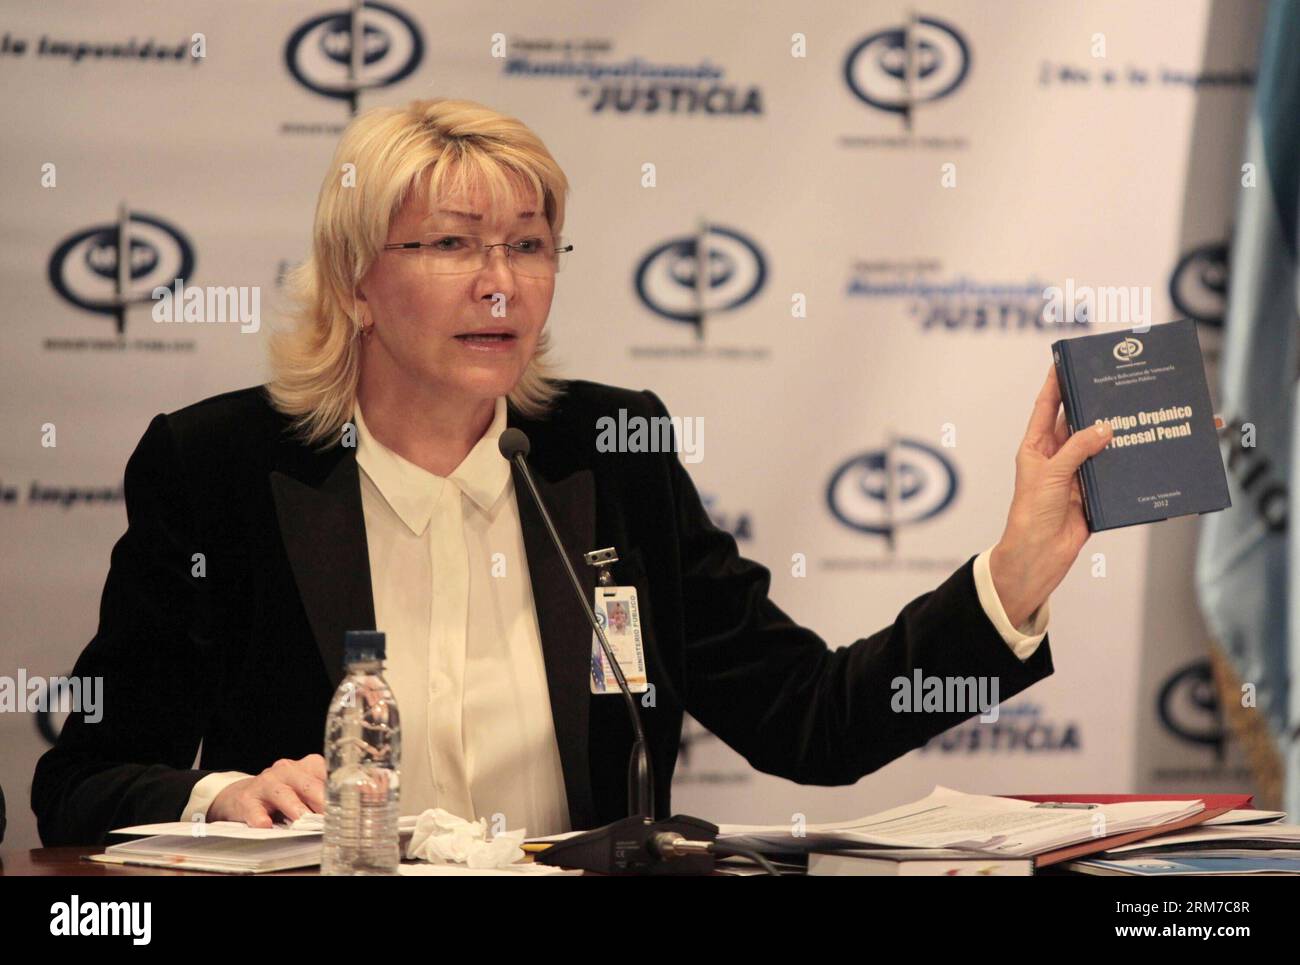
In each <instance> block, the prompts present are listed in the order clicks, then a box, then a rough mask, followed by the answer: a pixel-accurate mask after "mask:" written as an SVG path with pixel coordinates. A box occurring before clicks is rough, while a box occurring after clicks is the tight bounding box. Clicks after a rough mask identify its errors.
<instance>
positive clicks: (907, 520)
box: [826, 439, 957, 541]
mask: <svg viewBox="0 0 1300 965" xmlns="http://www.w3.org/2000/svg"><path fill="white" fill-rule="evenodd" d="M956 495H957V471H956V470H955V469H954V468H953V466H952V464H951V463H950V462H949V461H948V460H947V459H946V458H945V457H944V456H943V454H942V453H940V452H939V451H938V450H936V449H932V448H930V447H929V446H927V445H925V444H924V443H921V442H917V441H915V440H913V439H898V440H896V441H895V442H894V443H893V445H891V446H888V447H886V448H883V449H873V450H870V451H868V452H864V453H862V454H860V455H857V456H854V457H853V458H852V459H849V460H848V461H847V462H845V463H844V464H842V465H841V466H840V467H839V468H838V469H836V470H835V472H834V473H833V474H832V475H831V481H830V484H829V485H828V486H827V487H826V502H827V504H828V505H829V506H830V510H831V514H832V515H833V516H834V517H835V518H836V519H838V520H839V521H840V522H841V523H843V524H844V525H845V526H848V527H850V528H851V529H855V530H857V531H858V532H860V533H870V534H872V535H874V536H884V537H886V538H887V539H889V540H891V541H892V539H893V536H894V532H895V531H896V530H897V529H899V528H900V527H903V526H912V525H915V524H916V523H920V522H923V521H924V520H927V519H931V518H933V517H934V516H937V515H938V514H939V513H941V512H943V510H945V509H946V508H947V507H948V506H949V505H950V504H951V503H952V501H953V499H955V498H956Z"/></svg>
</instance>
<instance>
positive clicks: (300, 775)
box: [207, 754, 325, 828]
mask: <svg viewBox="0 0 1300 965" xmlns="http://www.w3.org/2000/svg"><path fill="white" fill-rule="evenodd" d="M324 810H325V758H324V757H322V756H321V755H320V754H308V755H307V756H306V757H303V758H300V759H299V760H296V761H291V760H289V759H288V758H284V759H281V760H278V761H276V762H275V763H274V764H272V765H271V766H270V767H268V768H267V769H266V770H264V771H263V772H262V773H261V774H259V775H257V777H248V778H245V779H244V780H242V781H236V782H235V783H234V784H231V785H228V786H227V787H225V788H223V789H222V790H221V793H220V794H218V795H217V796H216V797H215V798H214V799H213V801H212V804H211V805H209V807H208V813H207V820H209V821H242V822H244V823H245V824H247V825H248V826H249V827H250V828H269V827H271V825H272V824H273V823H274V818H275V816H276V815H277V814H280V815H284V817H285V818H286V819H288V820H289V821H296V820H298V818H300V817H302V816H303V815H304V814H307V813H309V812H312V811H314V812H316V813H318V814H319V813H323V812H324Z"/></svg>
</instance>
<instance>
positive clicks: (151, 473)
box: [32, 381, 1052, 845]
mask: <svg viewBox="0 0 1300 965" xmlns="http://www.w3.org/2000/svg"><path fill="white" fill-rule="evenodd" d="M565 389H566V391H565V392H564V394H563V395H562V396H561V398H560V400H559V402H558V403H557V405H556V407H555V409H554V410H553V411H552V412H551V413H550V415H549V416H548V417H546V418H545V419H541V420H534V419H529V418H524V417H522V416H521V415H520V414H519V413H518V412H516V411H515V409H514V407H513V406H512V407H510V409H509V419H508V422H509V425H511V426H516V427H518V428H520V429H522V430H524V432H526V433H527V434H528V436H529V438H530V439H531V441H532V455H531V456H530V463H531V465H532V467H533V471H534V475H535V476H536V477H537V482H538V486H539V488H540V489H541V490H542V494H543V498H544V499H545V500H546V503H547V506H548V507H549V508H550V511H551V513H552V515H553V516H554V517H555V520H556V525H557V527H558V528H559V529H560V531H561V535H562V536H563V537H564V539H565V541H566V543H567V544H568V546H569V547H570V549H571V552H572V553H573V555H574V559H573V564H574V567H575V568H576V569H577V571H578V573H579V575H580V577H581V578H582V579H584V580H585V581H586V583H587V587H586V591H587V594H588V597H589V598H590V596H591V594H592V592H593V591H594V587H595V572H594V570H593V569H592V568H591V567H589V566H587V565H585V563H584V562H583V560H582V559H581V554H582V553H583V552H585V551H587V550H591V549H595V548H598V547H603V546H614V547H617V549H618V551H619V554H620V556H621V558H622V561H621V562H620V563H618V564H616V566H615V574H614V575H615V578H616V580H617V582H619V583H624V584H626V583H628V582H630V583H632V584H634V585H635V586H636V587H637V591H638V598H639V600H640V605H641V611H642V621H643V629H642V634H643V640H644V643H645V649H646V659H647V671H648V675H649V679H650V681H651V683H653V684H654V685H655V701H654V706H653V707H644V708H643V709H642V714H643V716H644V720H645V729H646V732H647V738H648V741H649V746H650V752H651V757H652V763H653V767H654V770H655V777H656V795H655V804H656V811H657V813H658V814H659V815H661V816H663V815H667V814H669V813H671V810H670V803H669V792H670V788H671V783H672V775H673V767H674V764H675V762H676V759H677V749H678V742H679V738H680V731H681V722H682V713H683V711H687V712H689V713H690V714H691V715H692V716H693V717H695V718H696V719H697V720H698V721H699V722H700V723H701V724H703V725H704V726H705V727H707V728H708V729H709V730H710V731H712V732H713V733H714V734H716V735H717V736H718V737H720V738H721V739H722V740H724V741H726V742H727V743H728V744H729V745H730V746H731V747H733V748H735V749H736V750H737V751H738V752H740V753H741V754H743V755H744V756H745V758H746V759H747V760H748V761H749V762H750V763H751V764H752V765H753V766H754V767H756V768H758V769H759V770H761V771H766V772H768V773H772V774H777V775H780V776H782V777H785V778H789V779H790V780H793V781H797V782H800V783H804V784H850V783H852V782H854V781H856V780H858V779H859V778H860V777H862V776H863V775H864V774H866V773H868V772H870V771H873V770H875V769H876V768H878V767H880V766H882V765H883V764H886V763H888V762H889V761H891V760H893V759H894V758H896V757H898V756H900V755H902V754H904V753H906V752H907V751H909V750H912V749H913V748H915V747H918V746H919V745H921V744H923V743H924V742H925V741H927V740H928V739H929V738H930V737H932V736H934V735H935V734H938V733H940V732H941V731H943V730H945V729H947V728H948V727H951V726H952V725H954V724H956V723H958V722H959V721H960V720H962V719H964V718H966V717H968V716H970V714H958V713H917V714H902V713H894V712H893V711H891V709H890V701H891V697H892V695H893V691H892V690H891V686H890V683H891V680H893V678H895V677H897V676H906V677H909V678H910V677H911V675H912V671H913V669H920V670H921V671H923V672H924V674H926V675H927V676H930V675H940V676H944V675H956V676H970V675H996V676H997V677H998V678H999V687H1000V694H1001V696H1002V698H1003V699H1006V698H1008V697H1010V696H1012V695H1013V694H1015V693H1017V692H1019V691H1020V690H1023V689H1024V688H1025V687H1027V686H1028V685H1029V684H1031V683H1033V682H1034V681H1036V680H1038V679H1040V678H1042V677H1045V676H1047V675H1048V674H1050V673H1051V672H1052V663H1051V655H1050V652H1049V649H1048V644H1047V641H1046V640H1044V641H1043V643H1042V644H1041V645H1040V646H1039V647H1038V650H1037V651H1036V652H1035V654H1034V655H1033V657H1032V658H1030V659H1029V660H1028V661H1026V662H1024V663H1022V662H1021V661H1020V660H1019V659H1017V658H1016V656H1015V655H1014V654H1013V653H1012V652H1011V650H1010V648H1009V647H1008V646H1007V645H1006V643H1005V642H1004V641H1003V640H1002V638H1001V636H999V634H998V632H997V630H996V629H995V628H994V626H993V624H992V623H991V622H990V620H989V619H988V617H987V616H986V615H985V613H984V611H983V610H982V609H981V607H980V604H979V599H978V597H977V595H976V591H975V584H974V579H973V576H972V561H973V559H974V558H973V557H972V559H971V560H968V561H967V562H966V563H965V564H964V565H963V566H962V567H960V568H959V569H958V570H957V571H956V572H955V573H953V574H952V575H951V576H950V577H949V578H948V579H947V580H946V581H945V582H944V583H943V584H942V585H940V586H939V587H938V588H937V589H936V590H934V591H932V592H929V593H926V594H924V595H922V596H920V597H917V598H916V599H915V600H913V601H912V602H911V603H909V604H907V606H906V607H904V608H903V610H902V612H901V613H900V614H899V615H898V618H897V619H896V620H895V621H894V623H893V624H892V625H890V626H889V627H886V628H885V629H883V630H881V631H879V632H878V633H875V634H874V635H872V636H870V637H867V638H865V639H861V640H858V641H857V642H856V643H854V644H853V645H851V646H849V647H845V648H842V649H836V650H831V649H828V648H827V645H826V643H825V642H824V641H823V640H822V639H821V638H820V637H819V636H818V635H817V634H816V633H814V632H813V631H812V630H809V629H806V628H804V627H801V626H798V625H797V624H795V623H794V622H793V621H792V620H791V619H790V618H789V617H788V616H786V615H785V614H784V613H783V612H782V611H781V610H780V609H779V608H778V607H777V606H776V605H775V604H774V603H773V602H772V601H771V600H770V599H769V598H768V586H769V580H770V573H769V571H768V570H767V569H766V568H765V567H763V566H761V565H759V564H758V563H755V562H752V561H750V560H747V559H744V558H743V557H741V556H740V555H739V554H738V553H737V549H736V543H735V540H734V539H733V538H732V537H731V535H730V534H728V533H726V532H724V531H723V530H720V529H718V528H717V527H716V526H714V525H713V523H712V522H710V520H709V516H708V514H707V513H706V512H705V510H704V508H703V506H702V505H701V503H700V498H699V495H698V494H697V492H696V490H695V487H694V486H693V485H692V483H691V480H690V478H689V477H688V476H687V474H686V472H685V470H684V469H683V467H682V465H681V463H680V462H679V460H678V458H677V456H676V454H675V453H671V452H668V453H654V452H650V453H617V454H616V453H602V452H599V451H598V450H597V447H596V436H597V434H598V430H597V420H598V419H599V418H600V417H601V416H605V415H610V416H613V417H615V418H617V416H618V411H619V409H620V408H622V409H626V410H628V415H629V416H634V415H640V416H645V417H654V416H667V411H666V409H665V408H664V406H663V403H662V402H660V400H659V398H658V397H657V396H655V395H654V394H653V393H651V392H635V391H631V390H627V389H619V388H614V387H611V386H606V385H600V384H597V383H592V382H584V381H572V382H568V383H567V384H566V386H565ZM286 428H287V420H286V419H285V418H284V417H283V416H282V415H280V414H279V413H277V412H276V411H275V410H274V409H273V408H272V407H271V405H270V404H269V402H268V399H267V397H266V394H265V392H264V391H263V390H262V389H261V388H251V389H244V390H242V391H238V392H231V393H227V394H225V395H220V396H216V397H214V398H211V399H207V400H205V401H203V402H199V403H196V404H195V405H191V406H189V407H187V408H184V409H181V410H180V411H178V412H174V413H172V414H170V415H159V416H157V417H156V418H154V420H153V421H152V422H151V423H150V425H149V428H148V430H147V431H146V432H145V434H144V437H143V438H142V439H141V441H140V444H139V446H138V447H137V448H136V450H135V453H134V454H133V455H132V456H131V459H130V461H129V462H128V463H127V467H126V483H125V489H126V509H127V519H128V527H127V530H126V533H125V535H123V536H122V538H121V539H120V540H119V541H118V543H117V545H116V546H115V547H114V549H113V555H112V565H111V567H110V569H109V573H108V578H107V581H106V583H105V586H104V594H103V599H102V602H101V605H100V619H99V629H98V632H97V633H96V634H95V637H94V639H93V640H91V642H90V644H89V645H88V646H87V647H86V649H85V651H84V652H83V653H82V655H81V657H80V659H79V660H78V661H77V664H76V668H75V670H74V673H75V674H77V675H78V676H86V675H89V676H102V677H103V678H104V700H103V717H102V719H101V720H100V721H99V722H98V723H95V724H87V723H85V722H84V721H83V720H82V719H81V718H80V717H77V716H74V717H70V718H69V719H68V721H67V723H66V724H65V726H64V728H63V732H62V734H61V735H60V737H59V742H58V745H57V746H56V747H54V748H52V749H50V750H49V751H48V752H47V753H46V754H45V755H44V756H43V757H42V758H41V759H40V761H39V763H38V764H37V766H36V773H35V776H34V778H33V781H32V809H33V810H34V811H35V813H36V816H37V819H38V824H39V828H40V835H41V840H42V841H43V842H44V843H45V844H46V845H58V844H89V843H99V842H101V841H102V840H103V839H104V836H105V834H106V832H108V831H109V830H110V829H112V828H116V827H122V826H125V825H131V824H138V823H142V822H153V821H174V820H177V819H178V818H179V817H180V814H181V811H182V809H183V808H184V805H185V802H186V800H187V799H188V798H189V795H190V791H191V788H192V787H193V786H194V784H195V782H197V781H198V780H199V779H200V778H201V777H203V776H204V775H205V774H208V773H210V772H212V771H222V770H238V771H246V772H248V773H251V774H256V773H258V772H260V771H262V770H263V769H264V768H266V767H268V766H270V765H271V764H272V763H274V762H275V761H276V760H278V759H280V758H299V757H302V756H304V755H306V754H312V753H320V752H321V750H322V746H323V741H324V720H325V712H326V708H327V707H328V705H329V700H330V697H331V695H332V693H333V690H334V687H335V686H336V685H337V683H338V681H339V679H340V677H341V673H342V667H341V664H342V644H343V634H344V631H346V630H351V629H371V628H374V626H375V616H374V602H373V599H372V596H371V588H370V565H369V558H368V555H367V549H366V532H365V523H364V519H363V517H362V511H361V490H360V482H359V477H358V471H357V463H356V450H355V448H350V447H344V446H341V445H338V446H334V447H333V448H331V449H329V450H327V451H324V452H321V451H316V450H313V449H311V448H308V447H306V446H304V445H302V444H301V443H299V442H298V441H296V439H294V438H293V437H292V436H291V435H290V434H288V433H287V432H286ZM756 468H757V467H756ZM514 472H515V473H516V477H517V473H518V470H517V469H516V470H514ZM524 488H525V487H524V484H523V482H522V480H521V479H519V478H516V479H515V490H516V499H517V501H518V505H519V514H520V518H521V521H522V525H523V535H524V543H525V545H526V549H527V558H528V569H529V573H530V575H531V578H532V585H533V594H534V598H535V600H536V606H537V617H538V623H539V626H540V628H541V640H542V646H543V650H544V660H545V665H546V676H547V683H548V686H549V691H550V698H551V709H552V713H553V714H554V718H555V733H556V737H557V739H558V742H559V750H560V759H561V762H562V765H563V769H564V783H565V790H566V792H567V795H568V804H569V814H570V819H571V821H572V824H573V827H574V828H588V827H594V826H596V825H599V824H602V823H605V822H609V821H612V820H614V819H616V818H619V817H622V816H623V815H624V814H625V813H626V805H627V799H626V795H627V791H626V781H627V764H628V754H629V749H630V746H631V727H630V725H629V724H628V721H627V719H626V716H625V714H626V711H625V709H624V703H623V701H621V700H619V699H618V698H617V697H611V696H592V695H591V694H590V692H589V684H588V679H589V673H590V668H589V663H590V646H591V629H590V627H589V625H588V624H587V622H586V619H585V617H584V615H583V613H582V611H581V610H580V609H579V607H578V605H577V602H576V601H575V600H574V599H573V593H572V588H571V587H570V586H569V585H568V584H567V578H566V576H565V574H564V572H563V569H562V567H561V566H560V562H559V558H558V557H557V556H556V554H555V551H554V549H553V548H552V546H551V544H550V542H549V540H548V539H547V536H546V532H545V530H544V528H543V524H542V521H541V517H540V516H539V515H538V513H537V510H536V508H535V507H534V506H533V504H532V501H531V499H529V498H528V496H527V494H526V493H525V492H524ZM195 554H202V565H203V568H204V572H203V575H201V576H196V575H195V573H196V572H197V571H198V565H199V564H198V562H197V561H196V558H195ZM863 589H864V591H866V590H867V589H868V588H867V587H865V586H864V587H863ZM380 629H382V628H380ZM200 742H202V757H201V759H200V764H201V768H200V769H192V768H191V765H192V764H193V762H194V759H195V754H196V752H198V750H199V747H200Z"/></svg>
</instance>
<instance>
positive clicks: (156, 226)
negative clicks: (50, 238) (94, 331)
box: [48, 205, 194, 335]
mask: <svg viewBox="0 0 1300 965" xmlns="http://www.w3.org/2000/svg"><path fill="white" fill-rule="evenodd" d="M123 252H125V255H123ZM48 273H49V279H50V285H51V286H53V288H54V290H55V291H56V292H58V293H59V295H60V297H62V298H63V299H64V300H65V301H67V302H70V303H71V304H73V305H76V306H77V307H78V308H80V309H82V310H84V311H87V312H96V313H99V314H103V315H110V316H112V317H113V319H114V321H115V323H116V327H117V333H118V334H119V335H121V334H122V333H123V332H124V331H126V310H127V308H128V307H129V306H131V305H140V304H144V303H146V302H151V301H152V300H153V290H154V289H155V288H157V287H159V286H162V287H165V288H170V287H171V286H172V284H173V283H174V282H175V280H176V279H177V278H185V279H189V278H190V277H191V276H192V275H193V274H194V249H193V247H191V245H190V243H189V240H188V239H187V238H186V237H185V236H184V235H183V234H181V232H180V231H179V230H178V229H177V228H176V227H174V226H173V225H171V224H169V223H168V222H166V221H163V220H162V219H161V218H155V217H153V216H151V215H146V214H133V213H131V212H129V211H128V210H127V208H126V206H125V205H123V206H122V207H121V209H120V210H119V212H118V219H117V221H116V223H112V224H101V225H95V226H94V227H93V228H86V229H85V230H84V231H78V232H77V233H76V234H74V235H72V236H71V237H69V238H66V239H64V240H63V241H62V242H60V243H59V245H58V246H57V247H56V248H55V249H54V253H53V254H52V255H51V256H50V263H49V268H48Z"/></svg>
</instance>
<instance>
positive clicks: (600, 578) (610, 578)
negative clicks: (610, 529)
mask: <svg viewBox="0 0 1300 965" xmlns="http://www.w3.org/2000/svg"><path fill="white" fill-rule="evenodd" d="M582 558H583V559H584V560H586V561H587V565H588V566H594V567H596V571H597V574H598V575H597V577H596V582H597V583H599V584H600V585H601V586H613V585H614V575H613V574H612V573H610V571H609V567H610V564H611V563H617V562H618V550H617V549H616V548H615V547H613V546H607V547H605V549H603V550H592V551H591V552H590V553H583V554H582Z"/></svg>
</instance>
